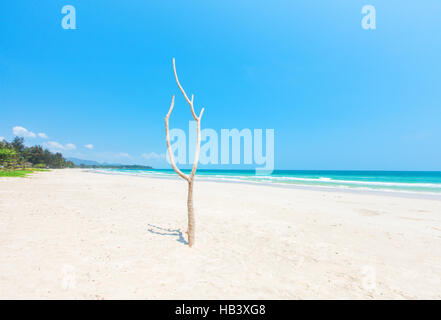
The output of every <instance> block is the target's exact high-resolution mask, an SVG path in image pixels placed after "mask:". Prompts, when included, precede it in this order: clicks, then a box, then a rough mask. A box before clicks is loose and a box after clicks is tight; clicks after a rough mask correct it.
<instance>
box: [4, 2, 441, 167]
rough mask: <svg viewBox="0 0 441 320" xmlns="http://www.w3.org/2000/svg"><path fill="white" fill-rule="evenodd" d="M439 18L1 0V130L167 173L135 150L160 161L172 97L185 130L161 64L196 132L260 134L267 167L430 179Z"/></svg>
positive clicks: (416, 10)
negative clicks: (70, 20) (67, 26)
mask: <svg viewBox="0 0 441 320" xmlns="http://www.w3.org/2000/svg"><path fill="white" fill-rule="evenodd" d="M66 4H70V5H73V6H75V8H76V23H77V29H76V30H64V29H62V27H61V19H62V17H63V14H62V13H61V8H62V7H63V6H64V5H66ZM366 4H372V5H374V6H375V8H376V16H377V17H376V23H377V26H376V27H377V28H376V30H364V29H362V28H361V19H362V14H361V8H362V6H363V5H366ZM440 16H441V2H440V1H438V0H426V1H399V0H389V1H379V0H376V1H373V0H369V1H367V0H366V1H357V0H334V1H323V0H321V1H319V0H315V1H314V0H312V1H311V0H301V1H259V0H253V1H248V0H241V1H229V0H223V1H217V0H216V1H214V0H209V1H207V0H201V1H141V0H139V1H135V0H132V1H122V0H121V1H111V0H105V1H104V0H94V1H85V0H84V1H78V0H69V1H58V0H56V1H55V0H54V1H50V0H47V1H23V0H16V1H2V2H0V109H1V112H0V136H2V137H5V138H6V139H11V138H12V137H13V129H12V128H13V127H16V126H20V127H23V128H25V129H26V130H28V131H30V132H33V133H35V134H36V137H35V138H32V137H27V138H26V142H27V143H28V144H36V143H38V144H43V143H46V144H47V143H50V145H51V146H52V148H57V147H58V148H64V149H63V150H62V153H63V154H64V155H66V156H74V157H79V158H83V159H92V160H98V161H106V162H112V163H115V162H118V163H142V164H151V165H153V166H155V167H167V164H166V163H164V162H163V160H162V159H145V158H143V157H141V154H143V153H145V154H150V153H152V152H154V153H157V154H161V153H164V152H165V137H164V121H163V118H164V116H165V114H166V113H167V111H168V108H169V104H170V100H171V95H172V94H176V104H175V110H174V112H173V115H172V119H171V126H172V127H179V128H187V127H188V120H189V119H190V113H189V110H188V105H187V104H186V103H185V101H184V99H183V97H182V96H181V95H180V94H179V91H178V88H177V86H176V83H175V82H174V78H173V73H172V64H171V60H172V57H175V58H176V62H177V68H178V73H179V76H180V80H181V83H182V84H183V86H184V88H185V89H186V91H187V93H188V94H190V93H194V94H195V104H196V109H197V112H198V110H200V108H201V106H203V107H205V113H204V117H203V120H202V127H209V128H213V129H215V130H218V131H219V132H220V129H222V128H239V129H242V128H251V129H253V128H262V129H265V128H273V129H274V130H275V166H276V168H277V169H367V170H441V147H440V141H441V125H440V124H441V80H440V75H441V59H440V52H441V19H440ZM37 133H45V134H46V135H47V136H48V138H47V139H44V138H40V137H38V135H37ZM27 135H32V134H29V133H28V134H27ZM55 143H58V144H59V145H56V144H55ZM69 144H73V145H74V146H75V148H73V147H72V146H71V145H69ZM89 144H92V145H93V149H90V148H86V147H85V145H89ZM89 147H90V146H89ZM238 168H239V167H238Z"/></svg>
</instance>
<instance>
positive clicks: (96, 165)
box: [67, 158, 153, 169]
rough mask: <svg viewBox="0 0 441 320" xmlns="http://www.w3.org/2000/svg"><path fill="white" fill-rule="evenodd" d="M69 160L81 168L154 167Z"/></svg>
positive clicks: (76, 159)
mask: <svg viewBox="0 0 441 320" xmlns="http://www.w3.org/2000/svg"><path fill="white" fill-rule="evenodd" d="M67 160H68V161H72V162H73V164H74V165H75V166H77V167H81V168H109V169H153V168H152V167H150V166H142V165H137V164H134V165H127V164H120V163H112V164H110V163H100V162H97V161H94V160H84V159H78V158H67Z"/></svg>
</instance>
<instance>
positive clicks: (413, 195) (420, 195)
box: [80, 169, 441, 201]
mask: <svg viewBox="0 0 441 320" xmlns="http://www.w3.org/2000/svg"><path fill="white" fill-rule="evenodd" d="M80 170H85V171H86V172H92V173H99V174H109V175H129V176H133V177H138V178H144V177H148V178H152V179H170V180H179V179H181V178H180V177H179V176H177V175H176V174H175V173H174V172H173V173H172V174H170V175H156V174H150V175H136V174H130V173H125V172H118V171H110V170H103V169H80ZM196 180H197V181H207V182H217V183H237V184H249V185H255V186H267V187H275V188H286V189H298V190H305V191H318V192H337V193H350V194H351V193H352V194H362V195H363V194H366V195H377V196H385V197H399V198H410V199H426V200H438V201H441V194H440V193H425V192H409V191H392V190H373V189H363V188H354V189H351V188H339V187H324V186H307V185H296V184H283V183H271V182H253V181H249V180H248V181H246V180H239V179H236V180H228V179H222V178H215V177H213V178H211V177H198V176H197V175H196Z"/></svg>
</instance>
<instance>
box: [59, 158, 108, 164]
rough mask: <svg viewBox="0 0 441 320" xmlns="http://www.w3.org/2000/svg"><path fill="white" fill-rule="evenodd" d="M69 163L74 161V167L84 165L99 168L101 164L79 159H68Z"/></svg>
mask: <svg viewBox="0 0 441 320" xmlns="http://www.w3.org/2000/svg"><path fill="white" fill-rule="evenodd" d="M66 159H67V161H72V162H73V164H74V165H76V166H79V165H81V164H84V165H86V166H94V165H95V166H99V165H101V163H99V162H96V161H93V160H83V159H78V158H66Z"/></svg>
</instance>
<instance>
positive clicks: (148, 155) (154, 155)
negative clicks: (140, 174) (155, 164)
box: [141, 152, 165, 160]
mask: <svg viewBox="0 0 441 320" xmlns="http://www.w3.org/2000/svg"><path fill="white" fill-rule="evenodd" d="M141 157H143V158H144V159H146V160H156V159H162V158H164V159H165V154H157V153H156V152H150V153H143V154H142V155H141Z"/></svg>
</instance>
